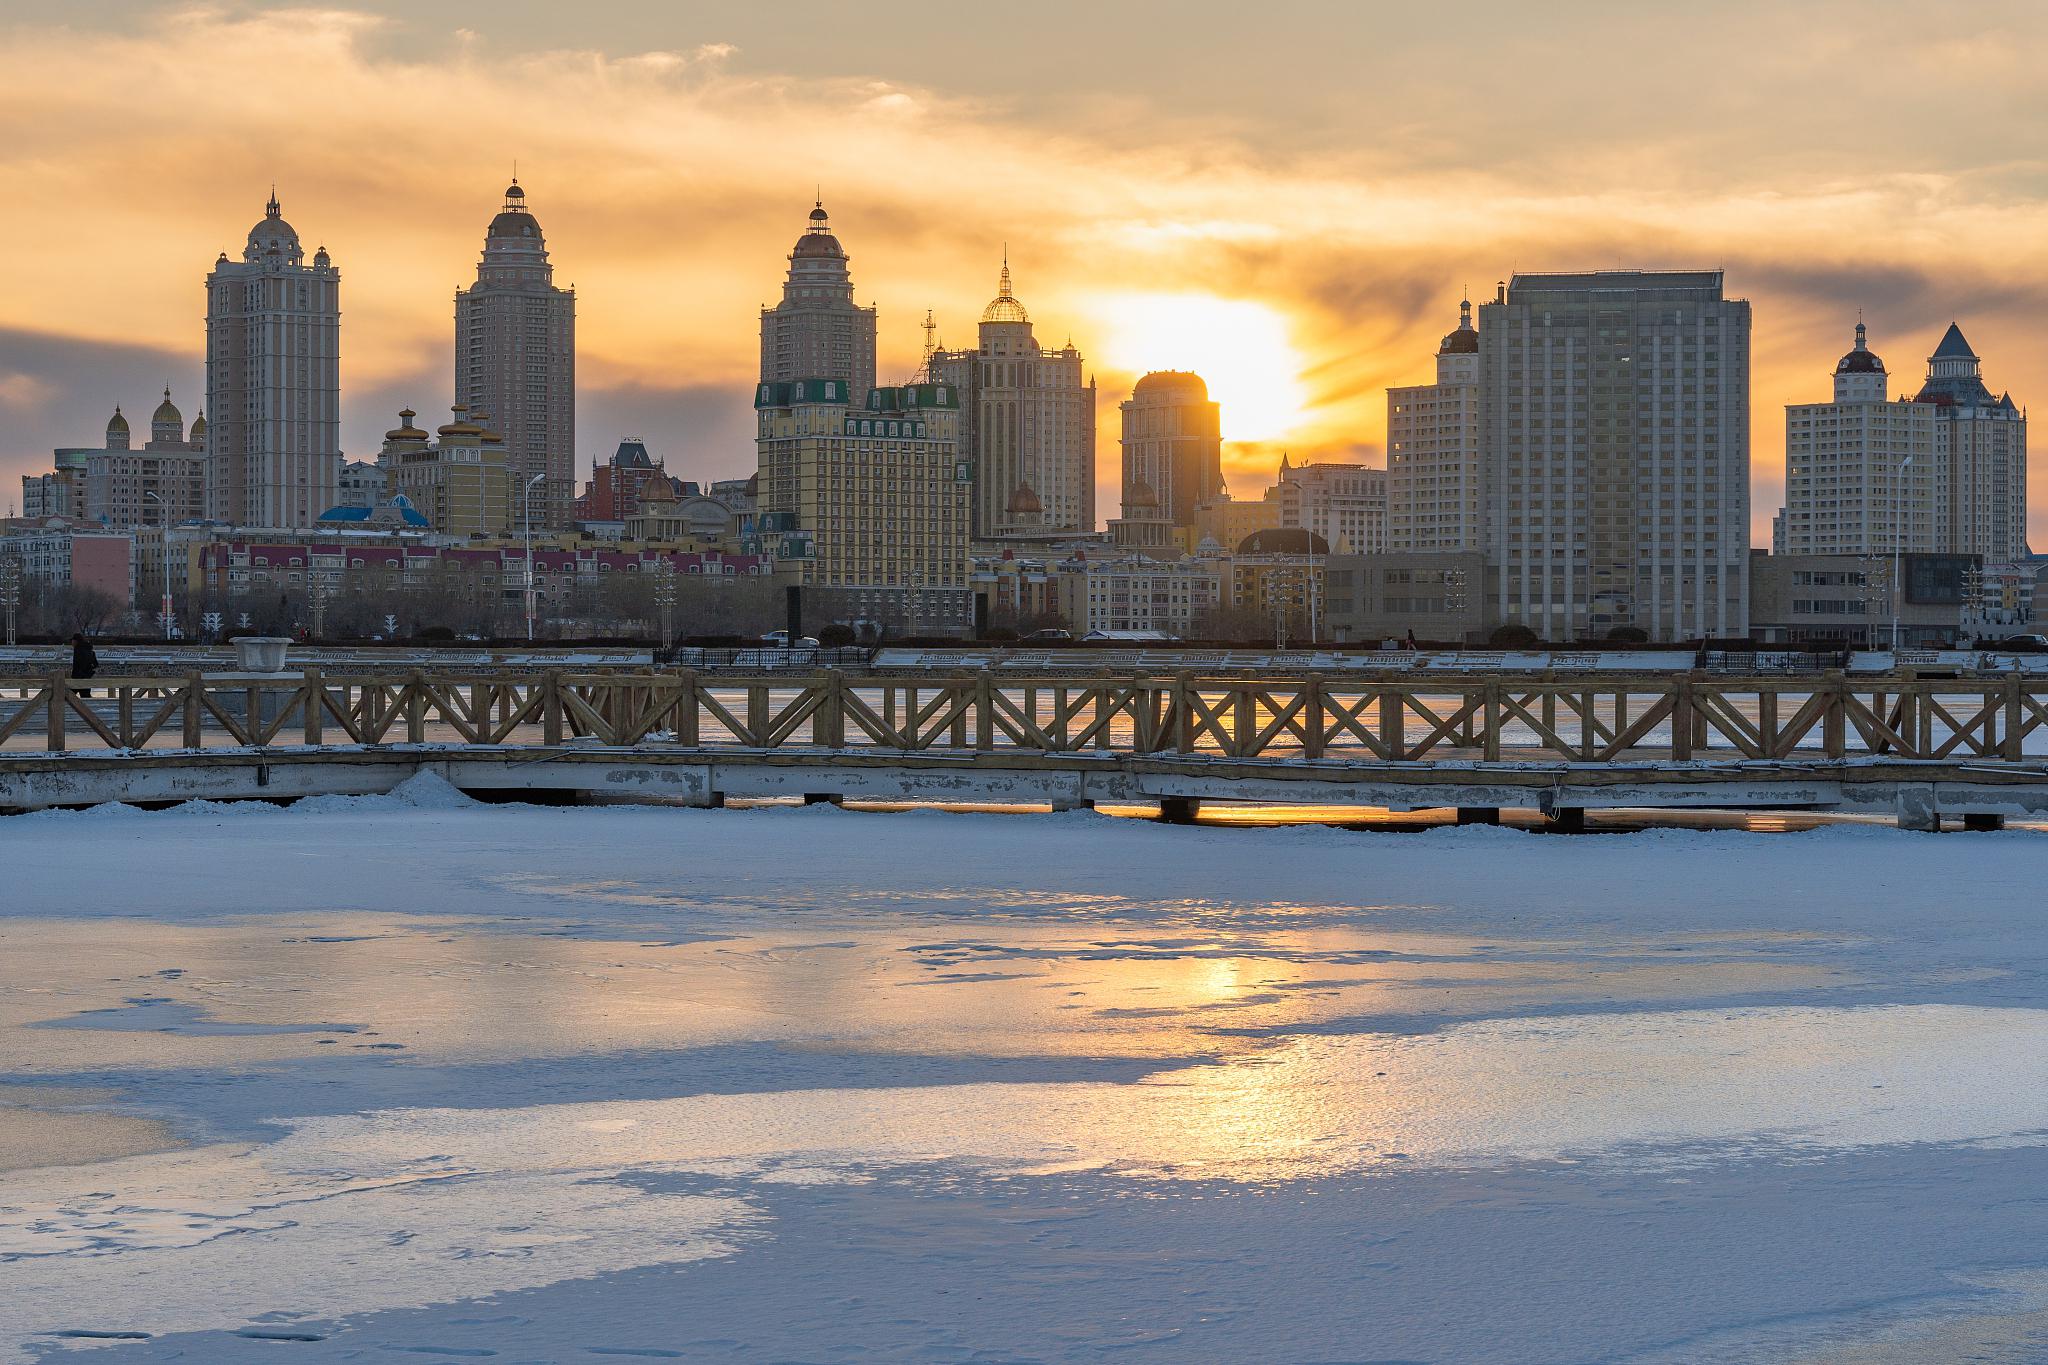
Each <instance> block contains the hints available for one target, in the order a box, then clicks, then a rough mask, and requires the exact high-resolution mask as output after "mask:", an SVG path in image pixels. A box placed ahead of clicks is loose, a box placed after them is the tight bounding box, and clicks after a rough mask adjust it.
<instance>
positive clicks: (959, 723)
mask: <svg viewBox="0 0 2048 1365" xmlns="http://www.w3.org/2000/svg"><path fill="white" fill-rule="evenodd" d="M569 743H585V744H592V743H594V744H598V745H605V746H639V747H665V748H676V747H680V748H686V749H688V748H699V747H706V748H713V747H715V748H725V749H778V748H785V747H798V746H815V747H823V748H833V749H840V748H865V749H867V750H868V751H870V752H874V751H897V752H901V753H905V754H918V753H934V752H953V753H959V752H988V751H1004V752H1008V753H1033V754H1074V753H1084V752H1090V753H1121V754H1126V755H1150V756H1171V755H1187V756H1196V757H1206V758H1222V759H1266V760H1308V761H1318V760H1327V761H1365V762H1377V763H1424V762H1441V761H1456V760H1478V761H1486V762H1496V761H1558V760H1563V761H1566V762H1573V763H1612V762H1621V761H1628V762H1640V761H1669V762H1681V763H1682V762H1689V761H1693V760H1697V759H1703V758H1721V759H1728V758H1739V759H1748V760H1795V759H1796V760H1814V759H1853V758H1865V757H1869V758H1877V757H1884V758H1894V759H1930V760H1931V759H1949V760H1958V761H1961V760H1974V761H1983V762H1992V763H2019V762H2025V761H2029V760H2035V761H2038V760H2040V759H2042V758H2044V757H2048V681H2036V680H2033V679H2028V678H2022V677H2019V676H2012V677H2008V678H2003V679H1963V680H1950V679H1940V680H1935V679H1914V678H1904V677H1895V678H1846V677H1844V676H1842V675H1840V674H1828V675H1824V676H1822V677H1820V678H1815V679H1806V678H1799V679H1793V678H1782V677H1780V678H1747V679H1723V678H1713V679H1707V678H1702V677H1699V676H1696V675H1679V676H1675V677H1669V678H1633V679H1614V678H1605V677H1594V676H1585V675H1581V676H1575V677H1541V678H1512V677H1488V678H1467V679H1450V680H1437V679H1430V680H1415V681H1388V680H1360V681H1349V680H1343V679H1333V678H1329V677H1323V676H1317V675H1310V676H1305V677H1299V678H1289V679H1262V680H1246V679H1241V678H1222V679H1219V678H1204V677H1199V676H1196V675H1193V674H1177V675H1173V676H1146V675H1130V676H1123V677H1098V678H1090V679H1075V678H1033V679H1020V678H1015V677H1010V676H1007V675H998V674H995V673H989V672H981V673H973V674H960V675H956V676H952V677H936V678H934V677H914V678H877V677H867V676H849V675H845V674H840V673H833V672H820V673H813V674H808V675H797V676H790V675H784V676H777V677H746V678H728V677H724V676H713V675H708V674H696V673H691V672H687V671H685V672H653V671H644V672H639V673H626V672H608V673H568V672H563V671H550V672H540V673H531V674H525V675H519V676H508V675H504V674H482V673H479V674H473V675H459V674H450V673H444V672H428V671H414V672H410V673H392V672H382V673H378V674H361V675H359V674H346V675H344V674H338V673H337V674H325V673H322V672H320V671H318V670H309V671H307V672H306V673H305V674H304V675H303V676H301V675H296V674H287V675H280V676H278V677H277V678H275V679H251V678H249V677H247V676H246V675H244V676H241V677H234V678H208V677H205V676H203V675H199V674H191V675H187V676H184V677H160V678H97V679H93V680H91V681H87V682H79V681H75V680H67V679H62V678H26V679H25V678H16V679H0V759H4V758H6V757H8V756H15V757H25V756H27V755H29V754H32V753H35V752H39V751H41V752H52V753H59V752H66V751H70V750H74V749H85V750H98V751H102V752H104V751H135V750H145V749H147V750H165V749H192V750H197V749H207V748H224V747H244V748H264V747H270V746H282V745H327V746H337V745H340V746H369V745H388V744H453V745H522V746H554V745H563V744H569Z"/></svg>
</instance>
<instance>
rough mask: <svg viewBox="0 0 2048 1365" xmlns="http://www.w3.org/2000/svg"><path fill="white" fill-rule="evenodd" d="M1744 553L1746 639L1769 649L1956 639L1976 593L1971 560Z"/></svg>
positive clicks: (1976, 563) (1979, 566) (1975, 565)
mask: <svg viewBox="0 0 2048 1365" xmlns="http://www.w3.org/2000/svg"><path fill="white" fill-rule="evenodd" d="M1894 562H1895V557H1894V556H1892V555H1888V554H1869V555H1790V554H1788V555H1773V554H1766V553H1764V552H1763V551H1762V550H1754V551H1751V554H1750V567H1749V573H1750V590H1749V591H1750V604H1749V621H1750V627H1749V629H1750V638H1752V639H1754V640H1757V641H1759V642H1762V643H1768V644H1815V645H1825V646H1833V647H1837V648H1840V647H1848V646H1869V647H1872V648H1884V647H1887V646H1889V645H1890V644H1891V641H1892V622H1893V619H1894V617H1896V619H1897V621H1898V625H1899V633H1898V640H1899V644H1900V645H1902V646H1912V647H1922V646H1935V645H1948V644H1954V643H1956V642H1958V641H1959V640H1960V639H1961V637H1962V636H1963V635H1964V634H1965V626H1964V617H1965V613H1966V609H1967V607H1968V606H1969V604H1970V603H1971V601H1972V599H1973V597H1974V596H1976V595H1977V592H1978V582H1979V578H1980V575H1981V574H1982V571H1983V561H1982V560H1981V559H1980V558H1979V557H1978V556H1976V555H1959V554H1907V555H1899V556H1897V557H1896V563H1897V565H1898V578H1897V580H1896V581H1895V580H1894V578H1893V564H1894Z"/></svg>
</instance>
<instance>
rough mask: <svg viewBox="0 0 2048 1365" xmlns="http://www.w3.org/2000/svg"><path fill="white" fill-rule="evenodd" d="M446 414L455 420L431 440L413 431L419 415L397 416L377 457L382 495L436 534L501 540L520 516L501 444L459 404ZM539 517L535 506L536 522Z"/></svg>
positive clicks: (416, 429)
mask: <svg viewBox="0 0 2048 1365" xmlns="http://www.w3.org/2000/svg"><path fill="white" fill-rule="evenodd" d="M450 411H451V413H452V416H453V418H454V420H452V421H449V422H446V423H443V424H442V425H441V426H440V427H439V428H437V429H436V430H435V432H434V435H433V437H429V436H428V435H427V433H426V432H425V431H424V430H422V429H421V428H419V427H416V426H414V425H413V422H412V419H413V418H414V417H415V416H417V415H418V414H416V413H415V412H413V410H412V409H411V408H406V409H404V410H402V411H401V412H400V413H399V414H398V425H397V426H395V427H393V428H392V429H391V430H389V431H387V432H385V433H384V446H383V449H382V450H380V451H378V453H377V464H378V467H379V468H381V469H382V470H383V471H384V487H385V491H386V492H387V494H389V495H390V497H391V498H392V499H394V500H396V499H403V500H405V502H406V505H407V506H410V507H413V508H416V509H417V510H418V512H419V514H420V515H421V516H424V517H425V518H426V519H427V522H428V524H429V525H431V526H432V527H433V528H434V529H435V530H437V531H441V532H444V533H446V534H448V535H458V536H501V535H505V534H507V533H509V532H510V531H511V530H512V527H513V525H514V523H515V520H516V518H517V517H518V516H519V514H520V511H521V500H520V498H519V493H518V491H517V490H515V489H514V487H513V481H512V475H511V472H510V470H509V469H507V467H506V449H505V439H504V437H503V436H501V435H499V434H498V433H497V432H495V431H493V430H491V429H490V428H489V427H486V426H485V425H484V424H483V422H482V421H481V420H477V419H478V417H479V414H476V413H472V412H471V411H470V409H469V408H468V407H467V406H466V405H465V404H462V403H457V404H455V405H454V407H453V408H452V409H451V410H450ZM536 492H538V490H536ZM380 505H381V504H380ZM539 511H540V504H539V502H538V500H536V501H535V504H534V514H535V520H536V521H538V520H539Z"/></svg>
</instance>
